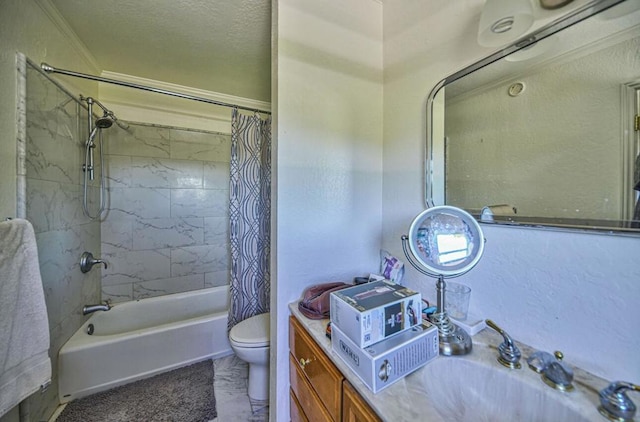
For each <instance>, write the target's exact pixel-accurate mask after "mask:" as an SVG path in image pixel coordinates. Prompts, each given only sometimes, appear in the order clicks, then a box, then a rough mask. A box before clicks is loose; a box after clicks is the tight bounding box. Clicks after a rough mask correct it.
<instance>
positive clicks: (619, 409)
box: [598, 381, 640, 421]
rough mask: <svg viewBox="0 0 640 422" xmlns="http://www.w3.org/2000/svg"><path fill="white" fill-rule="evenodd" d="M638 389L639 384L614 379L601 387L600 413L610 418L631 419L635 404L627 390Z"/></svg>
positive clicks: (639, 388)
mask: <svg viewBox="0 0 640 422" xmlns="http://www.w3.org/2000/svg"><path fill="white" fill-rule="evenodd" d="M628 390H630V391H640V386H638V385H636V384H632V383H630V382H625V381H615V382H612V383H611V384H609V385H608V386H607V387H605V388H603V389H602V390H601V391H600V393H599V394H598V395H599V396H600V406H599V407H598V410H599V411H600V413H601V414H602V415H603V416H605V417H606V418H608V419H610V420H616V421H633V417H634V416H635V413H636V405H635V404H633V402H632V401H631V399H630V398H629V396H627V393H626V392H627V391H628Z"/></svg>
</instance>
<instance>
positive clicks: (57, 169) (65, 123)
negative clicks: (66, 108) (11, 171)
mask: <svg viewBox="0 0 640 422" xmlns="http://www.w3.org/2000/svg"><path fill="white" fill-rule="evenodd" d="M58 114H63V113H58ZM53 122H55V124H54V123H51V121H43V122H40V121H34V120H32V119H27V134H28V136H27V143H28V148H27V156H26V166H27V173H28V174H29V177H32V178H35V179H43V180H51V181H56V182H61V183H80V171H79V169H81V162H80V156H81V151H80V148H79V145H78V143H77V136H76V134H75V133H74V132H75V129H76V127H77V124H76V122H75V119H74V118H73V117H71V116H66V115H64V118H58V119H55V120H53Z"/></svg>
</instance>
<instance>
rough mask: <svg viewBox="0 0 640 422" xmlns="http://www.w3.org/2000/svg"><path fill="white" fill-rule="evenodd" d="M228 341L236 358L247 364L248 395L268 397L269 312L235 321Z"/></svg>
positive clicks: (266, 398) (258, 398)
mask: <svg viewBox="0 0 640 422" xmlns="http://www.w3.org/2000/svg"><path fill="white" fill-rule="evenodd" d="M229 343H231V348H232V349H233V351H234V352H235V354H236V356H238V358H240V359H242V360H243V361H245V362H247V363H248V364H249V391H248V392H249V397H250V398H251V399H253V400H268V399H269V313H268V312H267V313H264V314H259V315H256V316H252V317H250V318H247V319H245V320H244V321H241V322H239V323H237V324H236V325H234V326H233V328H231V331H230V332H229Z"/></svg>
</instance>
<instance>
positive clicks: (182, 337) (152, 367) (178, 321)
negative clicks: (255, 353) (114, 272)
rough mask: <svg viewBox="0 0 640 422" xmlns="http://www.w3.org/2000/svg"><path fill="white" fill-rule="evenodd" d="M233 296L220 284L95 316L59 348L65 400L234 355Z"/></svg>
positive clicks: (116, 307) (115, 307) (120, 306)
mask: <svg viewBox="0 0 640 422" xmlns="http://www.w3.org/2000/svg"><path fill="white" fill-rule="evenodd" d="M228 298H229V288H228V286H220V287H212V288H208V289H203V290H196V291H192V292H186V293H177V294H172V295H167V296H159V297H154V298H149V299H141V300H137V301H131V302H124V303H120V304H115V305H113V308H112V309H111V310H110V311H107V312H103V311H98V312H96V313H94V314H92V316H91V317H90V318H89V319H88V320H87V321H86V322H85V323H84V324H83V325H82V327H80V329H79V330H78V331H77V332H76V333H75V334H73V336H72V337H71V338H70V339H69V341H67V342H66V343H65V344H64V346H62V348H61V349H60V353H59V355H58V388H59V396H60V402H61V403H66V402H68V401H71V400H74V399H77V398H80V397H84V396H87V395H89V394H94V393H97V392H100V391H104V390H108V389H110V388H113V387H117V386H119V385H123V384H127V383H130V382H132V381H136V380H139V379H142V378H147V377H150V376H152V375H155V374H158V373H161V372H166V371H168V370H171V369H174V368H179V367H181V366H186V365H189V364H191V363H195V362H199V361H202V360H205V359H216V358H219V357H222V356H226V355H230V354H231V353H233V352H232V350H231V346H230V345H229V340H228V338H227V319H228V310H227V309H228ZM90 324H93V334H92V335H89V334H88V333H87V330H89V325H90Z"/></svg>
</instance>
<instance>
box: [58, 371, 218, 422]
mask: <svg viewBox="0 0 640 422" xmlns="http://www.w3.org/2000/svg"><path fill="white" fill-rule="evenodd" d="M215 417H217V411H216V401H215V396H214V393H213V361H212V360H206V361H203V362H199V363H196V364H193V365H190V366H186V367H184V368H179V369H174V370H173V371H170V372H165V373H163V374H159V375H156V376H154V377H151V378H147V379H143V380H140V381H136V382H133V383H131V384H127V385H123V386H121V387H116V388H114V389H111V390H107V391H103V392H101V393H96V394H93V395H91V396H87V397H83V398H81V399H78V400H73V401H72V402H71V403H69V404H68V405H67V407H66V408H65V409H64V410H63V411H62V413H61V414H60V416H58V418H57V419H56V422H138V421H145V422H146V421H153V422H208V421H210V420H212V419H214V418H215Z"/></svg>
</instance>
